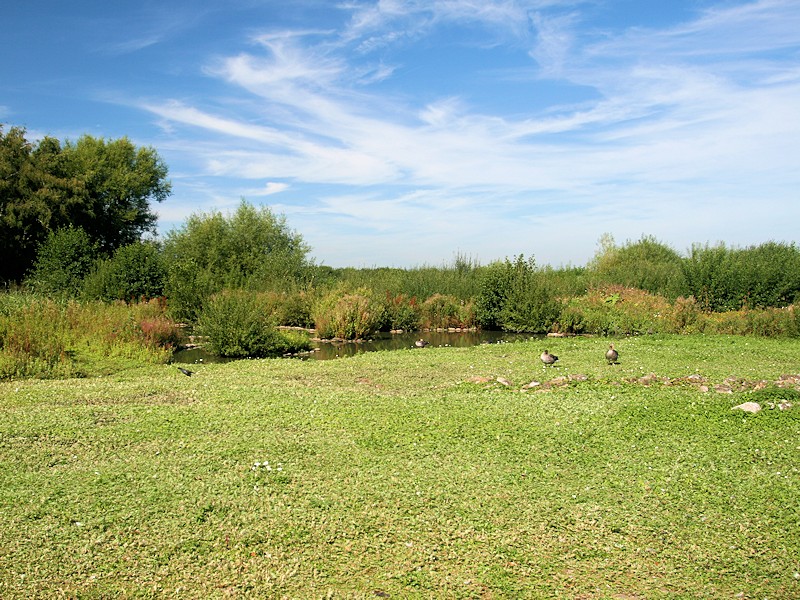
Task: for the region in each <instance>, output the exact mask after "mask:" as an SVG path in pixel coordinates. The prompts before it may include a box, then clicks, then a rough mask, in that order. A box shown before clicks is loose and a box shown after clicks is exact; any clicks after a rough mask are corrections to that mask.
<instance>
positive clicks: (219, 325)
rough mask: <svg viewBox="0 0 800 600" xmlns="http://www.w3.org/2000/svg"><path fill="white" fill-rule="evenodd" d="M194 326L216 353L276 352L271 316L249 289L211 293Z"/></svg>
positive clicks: (245, 354)
mask: <svg viewBox="0 0 800 600" xmlns="http://www.w3.org/2000/svg"><path fill="white" fill-rule="evenodd" d="M197 326H198V329H199V331H200V333H202V334H203V335H205V336H207V337H208V348H209V350H210V351H211V352H212V353H214V354H217V355H219V356H227V357H234V358H243V357H248V356H252V357H260V356H270V355H275V354H278V351H276V350H275V343H276V340H277V338H278V332H277V329H276V328H275V321H274V317H273V316H272V315H271V314H270V313H269V312H267V310H265V305H264V303H263V302H259V299H258V297H257V296H256V294H254V293H252V292H246V291H242V290H227V291H223V292H220V293H219V294H215V295H214V296H212V297H211V298H210V299H209V301H208V303H207V304H206V305H205V307H204V309H203V312H202V313H201V314H200V318H199V320H198V323H197Z"/></svg>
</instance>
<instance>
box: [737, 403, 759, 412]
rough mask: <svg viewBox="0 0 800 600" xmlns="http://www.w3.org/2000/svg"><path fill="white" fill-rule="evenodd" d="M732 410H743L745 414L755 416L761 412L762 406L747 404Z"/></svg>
mask: <svg viewBox="0 0 800 600" xmlns="http://www.w3.org/2000/svg"><path fill="white" fill-rule="evenodd" d="M731 410H743V411H744V412H748V413H753V414H755V413H757V412H758V411H760V410H761V405H760V404H759V403H758V402H745V403H744V404H739V405H738V406H734V407H733V408H732V409H731Z"/></svg>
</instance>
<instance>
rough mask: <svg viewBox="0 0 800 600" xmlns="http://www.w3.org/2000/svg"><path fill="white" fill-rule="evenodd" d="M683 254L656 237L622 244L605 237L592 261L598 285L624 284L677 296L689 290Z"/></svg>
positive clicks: (671, 297)
mask: <svg viewBox="0 0 800 600" xmlns="http://www.w3.org/2000/svg"><path fill="white" fill-rule="evenodd" d="M682 261H683V259H682V258H681V256H680V255H679V254H678V253H677V252H676V251H675V250H673V249H672V248H670V247H669V246H667V245H666V244H663V243H661V242H659V241H658V240H656V239H655V238H654V237H652V236H643V237H642V238H641V239H640V240H639V241H637V242H630V241H629V242H627V243H626V244H625V245H623V246H621V247H618V246H616V245H615V244H614V241H613V238H611V237H610V236H606V237H604V238H602V240H601V248H600V250H599V251H598V253H597V255H596V256H595V257H594V259H593V261H592V263H591V270H592V272H593V275H594V277H595V283H596V284H598V285H620V286H623V287H629V288H637V289H640V290H645V291H647V292H650V293H652V294H660V295H662V296H666V297H667V298H670V299H674V298H677V297H678V296H680V295H683V294H684V292H685V289H686V285H685V281H684V272H683V270H682Z"/></svg>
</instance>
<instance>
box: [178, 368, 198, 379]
mask: <svg viewBox="0 0 800 600" xmlns="http://www.w3.org/2000/svg"><path fill="white" fill-rule="evenodd" d="M178 371H180V372H181V373H183V374H184V375H186V376H187V377H191V376H192V375H194V371H190V370H189V369H184V368H183V367H178Z"/></svg>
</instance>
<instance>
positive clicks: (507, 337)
mask: <svg viewBox="0 0 800 600" xmlns="http://www.w3.org/2000/svg"><path fill="white" fill-rule="evenodd" d="M541 337H543V336H536V335H532V334H530V333H508V332H505V331H464V332H457V333H455V332H445V331H422V332H420V331H416V332H413V333H396V334H390V333H386V334H379V335H378V336H377V337H375V339H373V340H368V341H364V342H312V344H314V347H315V350H314V351H313V352H310V353H307V354H301V355H298V356H297V357H296V358H299V359H301V360H330V359H334V358H344V357H347V356H354V355H356V354H360V353H362V352H376V351H379V350H403V349H409V348H416V347H415V345H414V342H416V341H417V340H419V339H423V340H425V341H426V342H428V344H429V345H428V347H429V348H434V347H437V346H438V347H448V346H450V347H454V348H458V347H465V346H477V345H479V344H500V343H507V342H519V341H525V340H530V339H538V338H541ZM419 350H424V348H422V349H419ZM172 360H173V362H176V363H189V364H197V363H204V362H205V363H209V362H227V361H229V360H231V359H226V358H220V357H218V356H214V355H213V354H209V353H208V352H206V351H205V350H203V349H202V348H191V349H188V350H179V351H178V352H176V353H175V354H174V355H173V357H172Z"/></svg>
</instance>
